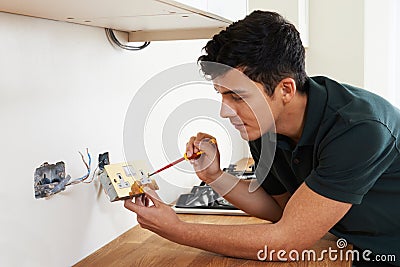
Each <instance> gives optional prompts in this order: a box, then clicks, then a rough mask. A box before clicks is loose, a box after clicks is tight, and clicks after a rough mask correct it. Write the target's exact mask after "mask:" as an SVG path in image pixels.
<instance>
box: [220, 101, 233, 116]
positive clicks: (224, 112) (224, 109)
mask: <svg viewBox="0 0 400 267" xmlns="http://www.w3.org/2000/svg"><path fill="white" fill-rule="evenodd" d="M219 115H220V116H221V117H222V118H229V117H235V116H236V111H235V110H234V109H233V108H232V107H230V106H228V105H227V104H225V103H224V102H222V103H221V110H220V112H219Z"/></svg>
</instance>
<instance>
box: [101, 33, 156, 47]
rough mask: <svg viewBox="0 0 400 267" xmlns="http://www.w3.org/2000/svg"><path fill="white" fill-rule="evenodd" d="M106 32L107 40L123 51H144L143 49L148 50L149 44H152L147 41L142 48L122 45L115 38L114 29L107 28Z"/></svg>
mask: <svg viewBox="0 0 400 267" xmlns="http://www.w3.org/2000/svg"><path fill="white" fill-rule="evenodd" d="M105 31H106V35H107V38H108V40H109V41H110V42H111V43H113V44H115V45H117V46H118V47H120V48H122V49H125V50H128V51H138V50H142V49H144V48H146V47H147V46H149V44H150V42H147V41H146V42H144V43H143V45H141V46H131V45H125V44H122V43H121V42H120V41H119V40H118V39H117V37H115V34H114V31H113V30H112V29H110V28H106V29H105Z"/></svg>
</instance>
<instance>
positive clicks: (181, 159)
mask: <svg viewBox="0 0 400 267" xmlns="http://www.w3.org/2000/svg"><path fill="white" fill-rule="evenodd" d="M209 142H210V143H212V144H216V143H217V141H216V140H215V139H214V138H212V139H210V141H209ZM203 153H204V151H199V152H197V153H194V154H193V155H192V156H190V157H188V156H187V155H186V153H185V154H184V155H183V157H182V158H180V159H177V160H175V161H174V162H171V163H170V164H168V165H166V166H164V167H162V168H161V169H159V170H157V171H155V172H153V173H150V174H148V175H147V177H150V176H152V175H154V174H156V173H159V172H161V171H163V170H166V169H168V168H170V167H172V166H174V165H176V164H178V163H179V162H181V161H184V160H192V159H198V158H200V156H201V154H203Z"/></svg>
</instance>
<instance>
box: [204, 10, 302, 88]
mask: <svg viewBox="0 0 400 267" xmlns="http://www.w3.org/2000/svg"><path fill="white" fill-rule="evenodd" d="M203 49H204V50H205V52H206V54H205V55H202V56H200V57H199V59H198V62H199V63H200V66H201V68H202V71H203V72H204V74H205V75H207V76H209V77H211V79H214V78H215V77H217V76H219V75H221V74H223V72H224V71H222V73H221V70H219V71H216V69H215V68H213V67H212V65H213V64H207V63H206V62H216V63H221V64H224V65H228V66H230V67H232V68H240V69H241V70H242V71H243V73H244V74H246V75H247V76H248V77H249V78H250V79H251V80H253V81H255V82H259V83H261V84H263V85H264V88H265V90H266V92H267V94H268V95H272V94H273V93H274V89H275V87H276V86H277V85H278V83H279V82H280V81H281V80H282V79H284V78H286V77H291V78H293V79H294V80H295V82H296V87H297V90H298V91H299V92H304V90H305V89H304V84H305V82H306V80H307V74H306V72H305V51H304V47H303V44H302V42H301V39H300V34H299V32H298V31H297V30H296V28H295V27H294V25H293V24H291V23H290V22H288V21H287V20H285V19H284V18H283V17H282V16H281V15H279V14H278V13H275V12H269V11H260V10H258V11H254V12H252V13H251V14H250V15H248V16H247V17H246V18H244V19H243V20H239V21H237V22H234V23H232V24H231V25H230V26H228V27H227V28H226V29H225V30H222V31H221V32H220V33H218V34H216V35H214V37H213V38H212V39H211V40H210V41H208V43H207V45H206V46H205V47H204V48H203Z"/></svg>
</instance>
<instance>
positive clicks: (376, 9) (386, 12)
mask: <svg viewBox="0 0 400 267" xmlns="http://www.w3.org/2000/svg"><path fill="white" fill-rule="evenodd" d="M399 25H400V3H399V1H397V0H385V1H383V2H382V1H379V0H366V1H365V69H364V76H365V87H366V88H367V89H368V90H370V91H373V92H375V93H377V94H379V95H381V96H383V97H385V98H387V99H388V100H390V101H391V102H392V103H393V104H395V105H397V106H400V94H399V87H398V84H399V82H400V80H399V79H400V78H399V77H400V52H399V49H398V48H399V47H400V26H399Z"/></svg>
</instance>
